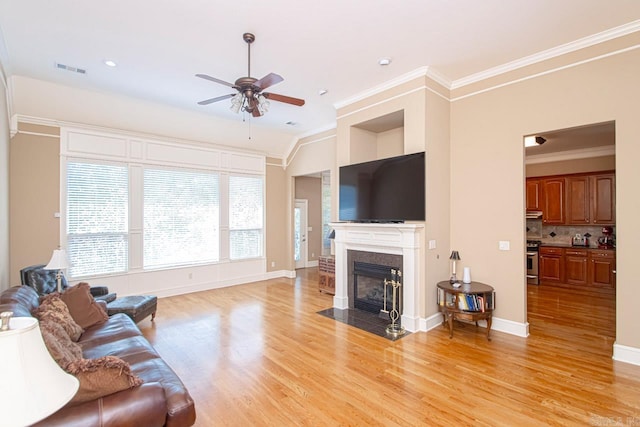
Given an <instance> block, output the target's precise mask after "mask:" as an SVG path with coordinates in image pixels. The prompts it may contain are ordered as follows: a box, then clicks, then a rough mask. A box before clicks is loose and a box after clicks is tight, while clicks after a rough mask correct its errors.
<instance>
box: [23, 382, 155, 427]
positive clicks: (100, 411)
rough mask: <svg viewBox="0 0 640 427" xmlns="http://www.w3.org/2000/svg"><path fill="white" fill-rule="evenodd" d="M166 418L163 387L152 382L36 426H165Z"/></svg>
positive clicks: (68, 408) (58, 414)
mask: <svg viewBox="0 0 640 427" xmlns="http://www.w3.org/2000/svg"><path fill="white" fill-rule="evenodd" d="M166 415H167V402H166V400H165V396H164V390H163V388H162V385H160V383H157V382H152V383H146V384H142V385H141V386H140V387H135V388H133V389H130V390H124V391H121V392H118V393H114V394H110V395H109V396H105V397H101V398H100V399H96V400H91V401H89V402H84V403H81V404H79V405H72V406H69V405H67V406H65V407H63V408H62V409H60V410H59V411H58V412H56V413H54V414H53V415H50V416H49V417H48V418H45V419H44V420H42V421H40V422H39V423H36V424H34V427H36V426H37V427H44V426H47V427H49V426H51V427H86V426H103V427H109V426H112V427H115V426H124V425H126V426H150V427H151V426H163V425H164V424H165V422H166Z"/></svg>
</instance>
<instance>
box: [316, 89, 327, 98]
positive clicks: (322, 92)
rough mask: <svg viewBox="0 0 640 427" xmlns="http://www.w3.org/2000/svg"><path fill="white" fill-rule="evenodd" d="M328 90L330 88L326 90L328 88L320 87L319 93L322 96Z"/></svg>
mask: <svg viewBox="0 0 640 427" xmlns="http://www.w3.org/2000/svg"><path fill="white" fill-rule="evenodd" d="M327 92H329V91H328V90H326V89H320V90H319V91H318V95H320V96H322V95H324V94H326V93H327Z"/></svg>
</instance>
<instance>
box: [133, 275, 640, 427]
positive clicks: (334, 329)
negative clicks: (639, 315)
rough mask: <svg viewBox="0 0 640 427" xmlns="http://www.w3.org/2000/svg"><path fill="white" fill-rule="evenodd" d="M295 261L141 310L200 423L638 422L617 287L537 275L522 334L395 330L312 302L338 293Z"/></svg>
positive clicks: (635, 372) (639, 403) (635, 382)
mask: <svg viewBox="0 0 640 427" xmlns="http://www.w3.org/2000/svg"><path fill="white" fill-rule="evenodd" d="M298 272H299V273H298V274H299V277H298V278H296V279H274V280H268V281H262V282H256V283H251V284H247V285H241V286H234V287H230V288H223V289H217V290H211V291H206V292H199V293H193V294H189V295H181V296H176V297H171V298H163V299H160V300H159V302H158V306H159V307H158V315H157V317H156V320H155V322H153V323H152V322H151V321H150V320H149V319H148V318H147V319H145V320H144V321H142V322H141V323H139V326H140V328H141V329H142V331H143V332H144V334H145V336H146V337H147V338H149V340H150V341H151V342H152V344H153V345H154V346H155V347H156V349H157V350H158V352H159V353H160V354H161V355H162V356H163V357H164V358H165V360H166V361H167V362H168V363H169V364H170V365H171V366H172V367H173V368H174V370H175V371H176V372H177V373H178V375H179V376H180V377H181V378H182V380H183V381H184V383H185V384H186V385H187V387H188V389H189V391H190V393H191V395H192V396H193V398H194V399H195V401H196V408H197V416H198V420H197V423H196V425H198V426H214V425H216V426H217V425H225V426H254V425H266V426H399V425H405V426H406V425H409V426H439V425H442V426H464V425H474V426H475V425H479V426H539V425H558V426H560V425H562V426H566V425H599V426H603V425H607V426H609V425H640V367H638V366H633V365H629V364H625V363H621V362H615V361H613V360H612V359H611V352H612V344H613V341H614V335H615V299H614V295H613V294H612V293H604V294H602V293H601V294H588V293H585V294H581V295H577V296H576V295H574V294H571V293H569V292H567V290H563V289H561V288H557V289H554V288H545V287H537V286H530V288H529V292H528V300H529V322H530V332H531V335H530V337H529V338H526V339H525V338H519V337H515V336H513V335H508V334H504V333H500V332H495V331H494V332H492V334H491V335H492V341H490V342H489V341H487V340H486V336H485V334H484V333H483V331H484V329H479V330H478V329H476V327H475V326H473V325H464V327H461V326H459V325H456V329H455V332H454V337H453V339H449V335H448V332H447V330H446V328H440V327H438V328H436V329H434V330H432V331H429V332H427V333H424V332H418V333H413V334H410V335H408V336H406V337H404V338H402V339H400V340H398V341H395V342H392V341H389V340H387V339H384V338H381V337H378V336H375V335H372V334H369V333H367V332H364V331H361V330H359V329H356V328H353V327H351V326H348V325H345V324H342V323H339V322H336V321H334V320H331V319H328V318H326V317H323V316H320V315H318V314H316V312H317V311H319V310H322V309H325V308H328V307H331V306H332V297H331V296H328V295H324V294H321V293H319V292H318V291H317V273H316V271H315V269H306V270H299V271H298ZM593 307H598V308H597V309H595V310H594V308H593Z"/></svg>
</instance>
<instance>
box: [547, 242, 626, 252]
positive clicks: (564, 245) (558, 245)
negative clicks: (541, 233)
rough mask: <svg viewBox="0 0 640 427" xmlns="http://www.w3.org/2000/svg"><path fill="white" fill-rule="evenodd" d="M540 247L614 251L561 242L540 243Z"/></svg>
mask: <svg viewBox="0 0 640 427" xmlns="http://www.w3.org/2000/svg"><path fill="white" fill-rule="evenodd" d="M540 247H553V248H574V249H599V250H601V251H615V250H616V248H610V249H600V248H598V246H573V245H572V244H571V243H562V242H554V243H548V242H542V243H541V244H540Z"/></svg>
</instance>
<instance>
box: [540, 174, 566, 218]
mask: <svg viewBox="0 0 640 427" xmlns="http://www.w3.org/2000/svg"><path fill="white" fill-rule="evenodd" d="M564 187H565V179H564V178H562V177H556V178H547V179H543V180H542V222H543V223H545V224H547V225H553V224H564V223H565V209H564V207H565V188H564Z"/></svg>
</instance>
